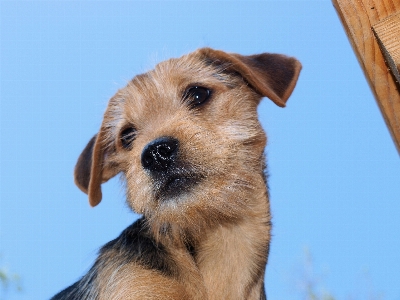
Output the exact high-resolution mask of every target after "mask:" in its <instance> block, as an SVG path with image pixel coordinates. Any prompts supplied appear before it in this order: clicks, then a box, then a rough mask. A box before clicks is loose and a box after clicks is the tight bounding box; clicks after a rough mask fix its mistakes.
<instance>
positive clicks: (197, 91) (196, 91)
mask: <svg viewBox="0 0 400 300" xmlns="http://www.w3.org/2000/svg"><path fill="white" fill-rule="evenodd" d="M210 96H211V91H210V90H209V89H207V88H205V87H202V86H192V87H190V88H188V89H187V90H186V92H185V95H184V97H183V98H184V100H185V101H187V102H188V103H189V104H190V105H191V106H192V107H196V106H199V105H201V104H203V103H205V102H206V101H207V100H208V99H209V98H210Z"/></svg>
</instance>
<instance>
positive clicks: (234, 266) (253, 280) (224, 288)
mask: <svg viewBox="0 0 400 300" xmlns="http://www.w3.org/2000/svg"><path fill="white" fill-rule="evenodd" d="M254 195H255V197H254V199H251V201H248V202H249V203H252V205H251V207H249V211H248V213H247V214H245V216H244V217H243V218H241V219H240V220H236V221H235V222H232V223H224V224H221V225H218V226H217V227H215V228H213V229H211V230H209V231H208V232H205V233H204V235H203V238H202V239H201V240H200V241H199V242H197V243H195V244H194V245H193V244H190V245H188V244H187V243H184V242H182V244H181V245H184V247H180V248H181V250H179V251H177V252H176V254H177V255H179V260H178V261H179V262H180V265H181V266H180V267H181V268H182V269H185V272H182V273H181V274H186V275H184V276H185V278H181V279H182V280H183V282H186V283H189V284H188V285H186V286H188V289H190V291H189V294H192V295H194V296H193V299H207V300H214V299H215V300H217V299H263V298H262V297H261V295H262V293H263V284H264V274H265V265H266V263H267V257H268V251H269V241H270V230H271V220H270V214H269V199H268V194H267V192H266V188H265V185H264V186H262V187H261V186H260V188H259V189H256V190H255V191H254ZM183 248H184V249H183ZM199 281H201V282H202V283H203V284H201V285H200V284H199ZM206 295H207V296H206Z"/></svg>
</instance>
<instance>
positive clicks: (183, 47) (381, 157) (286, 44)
mask: <svg viewBox="0 0 400 300" xmlns="http://www.w3.org/2000/svg"><path fill="white" fill-rule="evenodd" d="M0 22H1V23H0V43H1V44H0V50H1V52H0V72H1V73H0V80H1V85H0V101H1V108H0V112H1V119H0V121H1V127H0V132H1V140H0V143H1V144H0V151H1V152H0V155H1V160H0V171H1V174H0V255H1V256H0V266H7V267H8V268H9V269H10V271H12V272H16V273H18V274H20V276H21V277H22V284H23V288H24V291H23V292H22V293H15V292H13V291H12V290H10V291H9V292H8V294H7V299H12V300H14V299H15V300H17V299H24V300H28V299H29V300H31V299H48V298H49V297H50V296H52V295H53V294H55V293H56V292H57V291H59V290H60V289H62V288H63V287H66V286H67V285H69V284H71V283H73V282H74V281H75V280H76V279H78V278H79V277H80V276H81V275H82V274H83V273H84V272H85V271H86V270H87V269H88V268H89V267H90V265H91V264H92V262H93V259H94V257H95V254H96V251H97V249H98V248H99V247H100V246H101V245H103V244H104V243H106V242H107V241H109V240H111V239H113V238H115V237H116V236H117V235H118V234H119V233H120V232H121V231H122V230H123V229H124V228H125V227H126V226H127V225H128V224H130V223H131V222H132V221H133V220H134V219H135V218H136V217H137V215H135V214H134V213H132V212H130V211H129V209H128V208H127V206H126V204H125V202H124V198H123V195H124V193H123V190H122V185H121V184H120V182H119V181H118V179H113V180H111V181H110V182H108V183H107V184H105V185H104V187H103V192H104V196H103V201H102V203H101V204H100V205H99V206H98V207H96V208H90V207H89V204H88V201H87V197H86V195H84V194H83V193H82V192H80V191H79V190H78V188H76V187H75V186H74V183H73V177H72V172H73V168H74V165H75V162H76V160H77V158H78V156H79V154H80V152H81V150H82V149H83V147H84V146H85V145H86V143H87V141H88V140H89V139H90V138H91V136H92V135H93V134H94V133H96V131H97V130H98V128H99V126H100V124H101V118H102V114H103V111H104V110H105V107H106V104H107V101H108V99H109V98H110V97H111V96H112V95H113V94H114V93H115V92H116V90H117V89H118V88H120V87H122V86H124V85H125V84H126V82H127V81H128V80H130V79H131V78H132V77H133V76H134V75H135V74H138V73H142V72H144V71H146V70H149V69H151V68H152V67H153V66H154V65H155V63H157V62H158V61H162V60H164V59H167V58H169V57H177V56H180V55H183V54H185V53H187V52H189V51H192V50H194V49H196V48H199V47H204V46H207V47H213V48H217V49H221V50H225V51H228V52H236V53H241V54H255V53H262V52H277V53H284V54H288V55H291V56H295V57H297V58H298V59H299V60H300V61H301V62H302V64H303V71H302V73H301V75H300V79H299V82H298V85H297V87H296V89H295V91H294V93H293V95H292V97H291V98H290V99H289V101H288V104H287V107H286V108H284V109H282V108H279V107H277V106H275V105H274V104H273V103H272V102H271V101H269V100H268V99H264V101H263V102H262V104H261V105H260V107H259V116H260V119H261V122H262V124H263V126H264V128H265V130H266V131H267V134H268V138H269V142H268V146H267V149H266V153H267V158H268V165H269V173H270V175H271V176H270V181H269V185H270V188H271V208H272V214H273V223H274V228H273V235H274V236H273V239H272V244H271V253H270V257H269V264H268V266H267V274H266V286H267V294H268V297H269V299H270V300H271V299H272V300H275V299H277V300H283V299H303V298H302V293H301V290H299V288H298V284H297V282H298V279H299V278H302V277H303V276H302V274H303V273H304V272H305V271H307V270H303V269H302V262H303V260H304V259H303V257H304V251H305V250H304V249H309V250H310V251H311V253H312V256H313V258H314V261H313V266H314V272H315V273H316V274H317V275H316V276H317V277H320V278H322V283H321V284H320V285H321V286H323V287H325V288H326V289H327V290H329V291H330V292H331V293H332V294H333V295H335V296H336V297H337V299H369V298H368V291H369V289H370V287H372V289H373V291H374V292H375V293H376V294H380V295H383V299H390V300H399V299H400V275H399V269H400V224H399V220H400V201H399V186H400V161H399V155H398V153H397V151H396V149H395V146H394V144H393V142H392V140H391V137H390V135H389V132H388V129H387V128H386V126H385V123H384V121H383V118H382V116H381V114H380V112H379V110H378V107H377V105H376V102H375V100H374V98H373V96H372V93H371V91H370V89H369V86H368V84H367V82H366V79H365V78H364V76H363V73H362V71H361V69H360V67H359V65H358V62H357V59H356V57H355V55H354V53H353V52H352V49H351V47H350V43H349V42H348V40H347V37H346V35H345V33H344V31H343V28H342V26H341V24H340V21H339V19H338V16H337V15H336V12H335V10H334V8H333V6H332V4H331V2H330V1H322V0H321V1H257V2H255V1H214V2H206V1H187V2H183V1H175V2H171V1H160V2H155V1H140V2H139V1H131V2H129V1H122V2H119V1H102V2H100V1H96V2H95V1H52V2H44V1H26V2H23V1H1V2H0ZM351 297H353V298H351Z"/></svg>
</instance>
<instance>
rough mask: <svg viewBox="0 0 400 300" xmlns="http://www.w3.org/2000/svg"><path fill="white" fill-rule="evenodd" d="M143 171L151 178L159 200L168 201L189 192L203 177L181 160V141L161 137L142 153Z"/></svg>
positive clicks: (147, 146) (148, 145)
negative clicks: (167, 199)
mask: <svg viewBox="0 0 400 300" xmlns="http://www.w3.org/2000/svg"><path fill="white" fill-rule="evenodd" d="M141 163H142V167H143V169H145V170H146V171H148V174H149V176H150V177H151V179H152V181H153V184H154V189H155V193H156V196H157V198H160V199H166V198H171V197H174V196H179V195H180V194H182V193H183V192H187V191H189V190H190V189H191V188H192V187H193V186H194V185H195V184H197V183H198V182H199V181H200V180H201V178H202V176H200V175H198V174H197V172H195V171H194V170H193V168H191V167H189V164H188V163H183V162H182V161H180V160H179V141H178V140H177V139H175V138H173V137H160V138H157V139H155V140H153V141H152V142H150V143H149V144H147V145H146V146H145V147H144V149H143V152H142V156H141Z"/></svg>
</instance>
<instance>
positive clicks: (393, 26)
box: [372, 12, 400, 88]
mask: <svg viewBox="0 0 400 300" xmlns="http://www.w3.org/2000/svg"><path fill="white" fill-rule="evenodd" d="M372 31H373V32H374V34H375V37H376V39H377V41H378V44H379V47H380V49H381V51H382V54H383V56H384V57H385V61H386V64H387V65H388V66H389V68H390V70H391V71H392V74H393V76H394V77H395V80H396V84H397V87H398V88H399V87H400V74H399V71H400V12H398V13H396V14H394V15H391V16H389V17H387V18H385V19H383V20H382V21H380V22H378V23H377V24H375V25H374V26H372Z"/></svg>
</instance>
